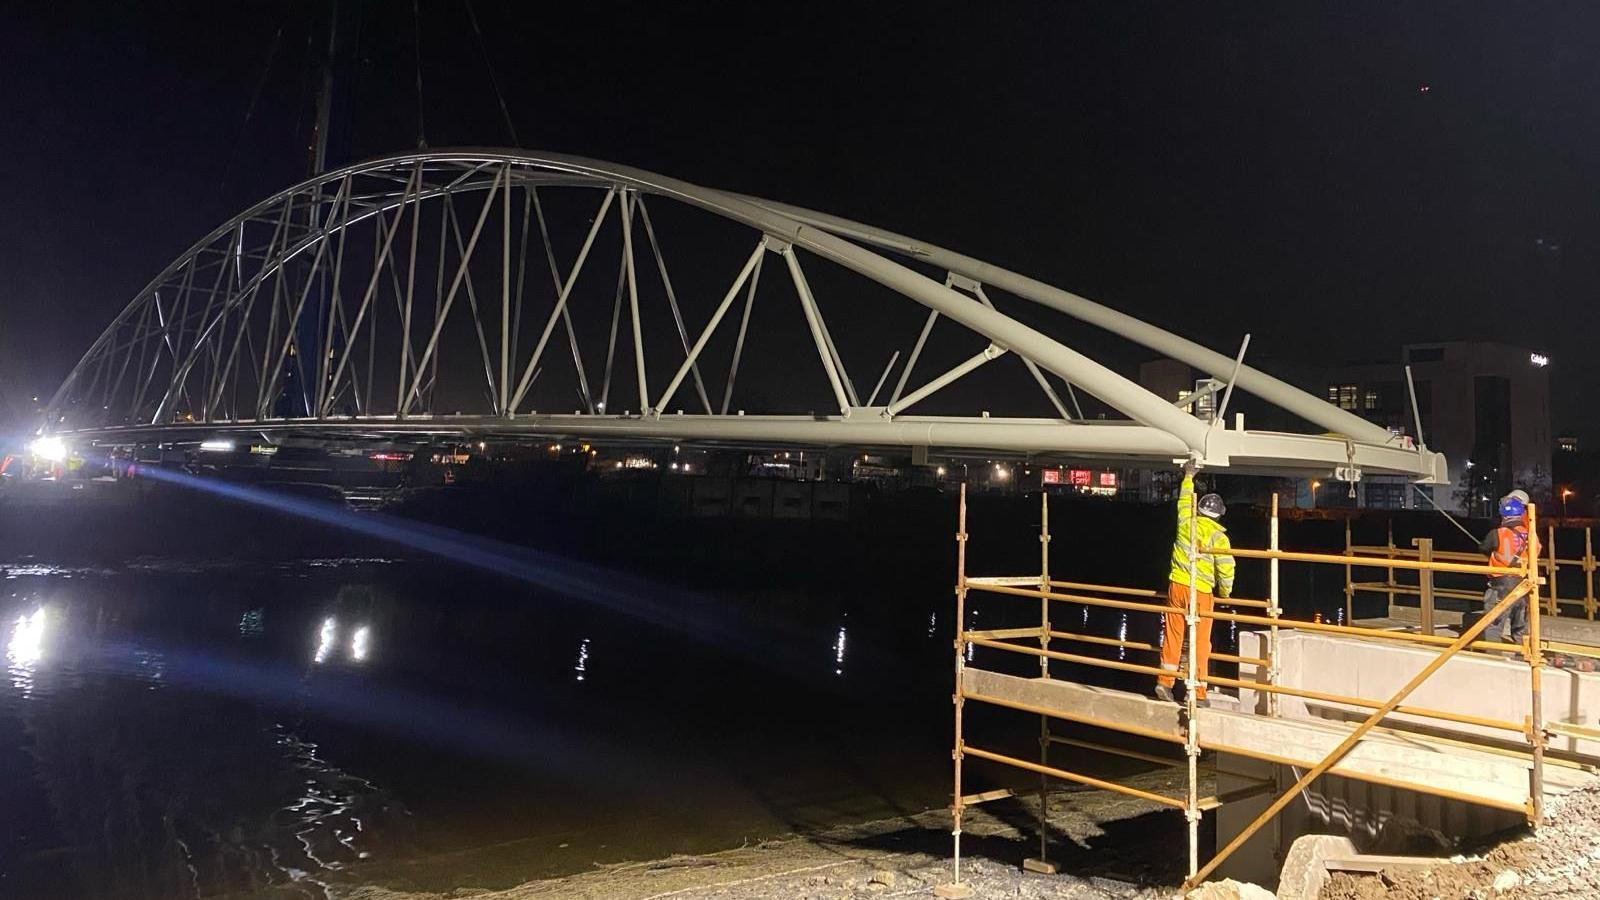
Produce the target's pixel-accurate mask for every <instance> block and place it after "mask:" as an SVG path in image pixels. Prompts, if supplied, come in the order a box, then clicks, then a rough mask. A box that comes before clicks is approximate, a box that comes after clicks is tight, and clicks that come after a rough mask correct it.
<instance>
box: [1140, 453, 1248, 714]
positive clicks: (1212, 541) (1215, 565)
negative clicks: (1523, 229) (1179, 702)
mask: <svg viewBox="0 0 1600 900" xmlns="http://www.w3.org/2000/svg"><path fill="white" fill-rule="evenodd" d="M1198 505H1199V509H1200V517H1199V518H1198V519H1195V518H1194V509H1195V506H1196V504H1195V502H1194V467H1193V466H1192V465H1189V466H1185V467H1184V470H1183V487H1182V488H1181V489H1180V490H1179V491H1178V535H1177V538H1176V539H1175V540H1174V541H1173V542H1172V572H1171V574H1170V575H1169V576H1168V580H1167V606H1168V607H1170V608H1171V609H1172V610H1173V611H1172V612H1169V613H1167V614H1166V636H1165V638H1164V639H1163V640H1162V642H1161V668H1162V674H1161V675H1160V676H1158V677H1157V678H1156V697H1157V698H1158V699H1160V700H1165V701H1168V702H1174V700H1173V696H1172V686H1173V684H1175V683H1176V680H1177V676H1178V672H1179V669H1178V663H1179V661H1180V660H1181V659H1182V658H1183V638H1184V633H1185V631H1186V630H1187V623H1186V622H1185V621H1184V618H1185V616H1186V614H1187V612H1188V609H1189V588H1190V585H1189V571H1190V563H1191V560H1190V555H1189V532H1190V528H1191V525H1192V526H1193V530H1194V550H1195V555H1194V558H1193V560H1192V562H1193V570H1194V591H1195V611H1196V612H1197V613H1200V614H1204V613H1208V612H1211V608H1212V605H1213V603H1214V601H1215V598H1218V597H1220V598H1222V599H1224V600H1226V599H1227V598H1228V597H1229V596H1230V595H1231V594H1232V593H1233V571H1234V563H1233V555H1232V554H1231V553H1229V552H1228V551H1230V550H1231V549H1233V547H1232V545H1231V544H1229V543H1228V530H1227V529H1226V528H1224V527H1222V522H1221V521H1220V520H1221V518H1222V516H1223V514H1224V513H1226V512H1227V511H1228V510H1227V507H1226V506H1224V505H1223V503H1222V498H1221V497H1219V496H1217V495H1216V494H1206V495H1205V496H1204V497H1201V498H1200V503H1199V504H1198ZM1194 638H1195V644H1196V646H1194V647H1191V648H1190V650H1191V651H1192V652H1193V653H1194V654H1195V675H1196V677H1198V678H1205V677H1206V675H1207V674H1209V670H1208V668H1207V666H1208V665H1209V664H1210V662H1211V620H1210V619H1204V618H1203V619H1201V620H1200V621H1199V622H1198V623H1196V624H1195V629H1194ZM1195 699H1197V700H1198V701H1200V702H1201V703H1204V702H1205V699H1206V686H1205V684H1204V683H1203V682H1202V683H1201V684H1200V686H1199V687H1198V688H1197V689H1196V691H1195Z"/></svg>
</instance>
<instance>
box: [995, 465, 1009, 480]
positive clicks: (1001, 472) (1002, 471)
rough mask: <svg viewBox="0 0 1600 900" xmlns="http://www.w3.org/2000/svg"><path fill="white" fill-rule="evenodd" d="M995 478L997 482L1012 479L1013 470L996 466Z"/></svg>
mask: <svg viewBox="0 0 1600 900" xmlns="http://www.w3.org/2000/svg"><path fill="white" fill-rule="evenodd" d="M994 477H995V480H996V481H1005V480H1006V479H1007V478H1010V477H1011V470H1010V469H1006V468H1003V467H1001V466H995V467H994Z"/></svg>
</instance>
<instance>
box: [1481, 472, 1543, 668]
mask: <svg viewBox="0 0 1600 900" xmlns="http://www.w3.org/2000/svg"><path fill="white" fill-rule="evenodd" d="M1520 493H1522V492H1521V491H1513V492H1512V493H1510V494H1507V495H1506V496H1505V498H1504V499H1502V500H1501V501H1500V527H1499V528H1496V529H1495V530H1493V531H1491V532H1489V533H1488V535H1486V536H1485V537H1484V539H1483V540H1482V541H1481V542H1479V544H1478V549H1479V550H1481V551H1483V552H1484V553H1487V554H1489V565H1491V566H1507V567H1512V568H1515V567H1517V566H1521V565H1522V564H1523V560H1524V559H1527V558H1530V555H1531V558H1535V559H1537V558H1538V556H1539V542H1538V539H1537V538H1536V537H1534V536H1532V535H1530V534H1528V519H1527V515H1528V508H1527V504H1526V501H1524V500H1522V499H1521V497H1518V496H1517V494H1520ZM1522 496H1524V497H1526V496H1527V495H1526V494H1523V495H1522ZM1521 582H1522V577H1521V576H1519V575H1491V576H1490V577H1489V586H1488V588H1486V589H1485V590H1484V592H1483V611H1484V612H1488V611H1489V610H1491V609H1494V608H1495V606H1496V605H1498V604H1499V603H1500V601H1501V600H1504V599H1505V597H1506V595H1507V594H1509V593H1511V592H1512V591H1513V590H1515V589H1516V587H1517V585H1518V584H1520V583H1521ZM1506 629H1509V630H1510V632H1511V642H1512V643H1517V642H1519V641H1521V640H1522V639H1523V638H1524V637H1527V635H1528V601H1527V599H1526V598H1524V599H1522V600H1518V601H1517V602H1515V603H1513V604H1511V608H1510V609H1508V610H1506V611H1505V612H1504V613H1501V614H1500V616H1499V618H1497V619H1495V621H1493V622H1490V623H1489V627H1488V628H1485V629H1484V630H1483V639H1484V640H1486V641H1500V640H1502V639H1503V632H1504V631H1505V630H1506Z"/></svg>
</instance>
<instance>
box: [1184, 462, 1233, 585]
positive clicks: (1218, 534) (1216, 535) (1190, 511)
mask: <svg viewBox="0 0 1600 900" xmlns="http://www.w3.org/2000/svg"><path fill="white" fill-rule="evenodd" d="M1191 519H1193V520H1194V536H1195V540H1194V545H1195V552H1196V555H1195V559H1194V580H1195V588H1196V589H1197V590H1199V591H1201V592H1206V593H1212V594H1215V595H1216V596H1218V597H1227V596H1229V595H1230V594H1232V593H1233V556H1232V555H1231V554H1230V553H1228V551H1229V550H1231V549H1233V545H1232V544H1229V543H1228V529H1226V528H1223V527H1222V524H1221V523H1220V522H1218V521H1217V520H1216V519H1213V518H1211V517H1210V516H1202V515H1199V514H1198V513H1196V512H1195V508H1194V476H1193V475H1185V476H1184V477H1183V488H1182V489H1181V490H1180V491H1178V536H1177V539H1176V540H1174V541H1173V542H1172V575H1171V578H1172V583H1173V584H1182V585H1187V584H1188V583H1189V522H1190V520H1191Z"/></svg>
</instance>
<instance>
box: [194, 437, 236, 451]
mask: <svg viewBox="0 0 1600 900" xmlns="http://www.w3.org/2000/svg"><path fill="white" fill-rule="evenodd" d="M200 450H201V452H203V453H232V452H233V441H230V440H228V439H227V438H212V439H211V440H209V441H201V442H200Z"/></svg>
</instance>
